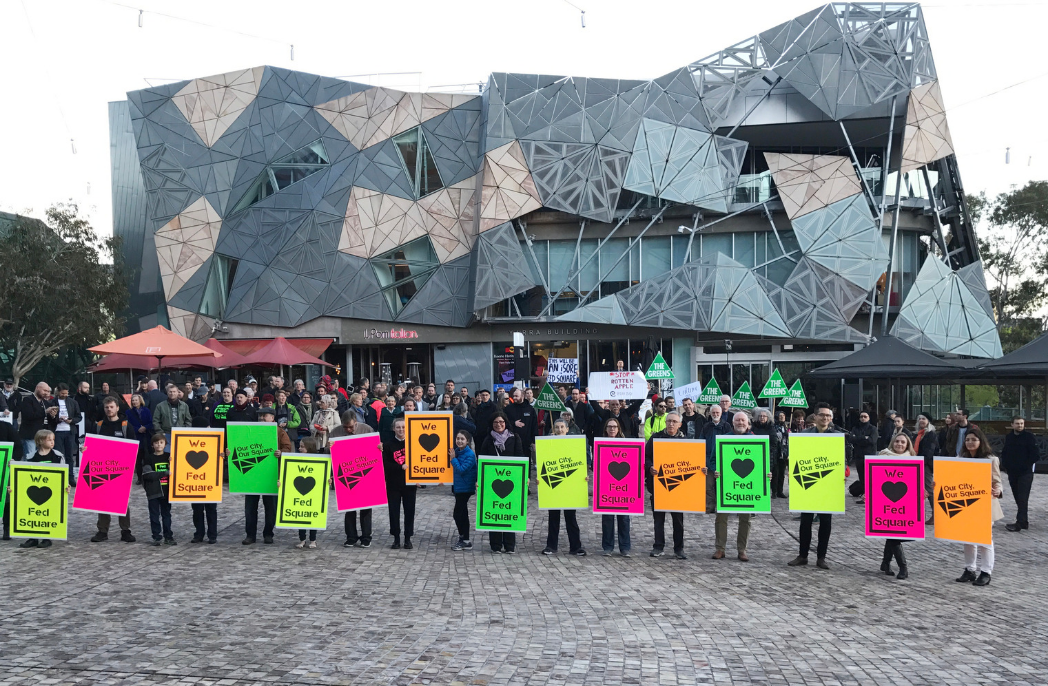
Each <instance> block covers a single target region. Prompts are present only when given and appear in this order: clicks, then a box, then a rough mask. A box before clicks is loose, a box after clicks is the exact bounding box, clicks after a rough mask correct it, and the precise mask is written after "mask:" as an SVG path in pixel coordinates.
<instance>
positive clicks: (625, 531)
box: [600, 405, 639, 557]
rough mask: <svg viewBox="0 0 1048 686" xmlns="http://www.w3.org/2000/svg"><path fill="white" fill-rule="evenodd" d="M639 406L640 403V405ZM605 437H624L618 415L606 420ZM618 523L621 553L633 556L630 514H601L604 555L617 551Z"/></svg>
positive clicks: (625, 555)
mask: <svg viewBox="0 0 1048 686" xmlns="http://www.w3.org/2000/svg"><path fill="white" fill-rule="evenodd" d="M638 407H639V405H638ZM601 435H602V436H604V438H624V437H625V436H623V432H622V424H620V420H619V418H618V417H608V418H607V419H605V420H604V430H603V431H602V432H601ZM616 525H618V528H619V531H618V541H619V555H621V556H623V557H631V555H630V549H631V548H632V547H633V546H632V545H631V543H630V518H629V515H610V514H605V515H601V516H600V529H601V547H602V548H603V549H604V557H609V556H610V555H611V554H612V553H613V552H614V551H615V526H616Z"/></svg>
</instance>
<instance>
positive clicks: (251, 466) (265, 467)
mask: <svg viewBox="0 0 1048 686" xmlns="http://www.w3.org/2000/svg"><path fill="white" fill-rule="evenodd" d="M276 449H277V425H276V424H274V423H272V422H229V423H228V424H226V450H228V451H229V492H230V493H251V494H255V495H276V494H277V472H279V471H280V460H278V459H277V456H276V455H274V452H275V451H276Z"/></svg>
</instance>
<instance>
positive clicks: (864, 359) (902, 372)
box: [807, 336, 971, 383]
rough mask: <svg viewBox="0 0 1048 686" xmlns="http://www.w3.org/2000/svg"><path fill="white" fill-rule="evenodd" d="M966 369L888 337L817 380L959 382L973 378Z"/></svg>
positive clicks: (824, 370)
mask: <svg viewBox="0 0 1048 686" xmlns="http://www.w3.org/2000/svg"><path fill="white" fill-rule="evenodd" d="M970 374H971V371H970V370H969V368H968V367H967V366H966V365H963V364H956V363H955V362H954V361H951V360H944V359H941V358H938V357H935V356H934V355H929V354H928V353H926V352H924V351H922V350H918V349H917V348H914V347H913V346H911V345H909V344H908V343H905V342H903V341H900V340H899V339H898V338H895V337H894V336H884V337H882V338H879V339H877V340H876V341H875V342H873V343H871V344H870V345H868V346H866V347H865V348H863V349H862V350H858V351H856V352H854V353H852V354H851V355H848V356H847V357H842V358H841V359H839V360H836V361H835V362H831V363H830V364H828V365H825V366H823V367H819V368H818V369H813V370H811V371H810V372H808V373H807V376H809V377H810V378H813V379H904V380H910V379H913V380H922V381H923V380H927V379H948V380H950V383H957V381H955V379H957V378H958V377H961V376H966V375H970Z"/></svg>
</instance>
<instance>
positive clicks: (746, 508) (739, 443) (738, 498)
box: [716, 435, 771, 512]
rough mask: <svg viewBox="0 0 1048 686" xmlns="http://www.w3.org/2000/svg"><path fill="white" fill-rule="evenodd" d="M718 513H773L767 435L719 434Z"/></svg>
mask: <svg viewBox="0 0 1048 686" xmlns="http://www.w3.org/2000/svg"><path fill="white" fill-rule="evenodd" d="M716 450H717V471H718V472H720V476H719V477H718V478H717V512H771V490H770V488H769V486H768V473H769V472H770V471H771V466H770V463H769V460H768V437H767V436H739V435H727V436H717V445H716Z"/></svg>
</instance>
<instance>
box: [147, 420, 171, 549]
mask: <svg viewBox="0 0 1048 686" xmlns="http://www.w3.org/2000/svg"><path fill="white" fill-rule="evenodd" d="M166 447H167V438H166V437H165V436H164V434H162V433H160V432H159V431H158V432H157V433H155V434H153V438H152V440H151V445H150V451H149V454H148V455H146V456H145V457H143V458H142V487H143V488H144V489H145V490H146V504H147V506H148V507H149V529H150V532H151V533H152V534H153V545H155V546H159V545H160V544H161V543H160V540H161V534H163V541H164V545H175V534H174V533H172V531H171V502H170V501H169V500H168V499H167V484H168V469H169V467H170V464H171V456H170V455H169V454H168V453H167V451H166V450H165V448H166Z"/></svg>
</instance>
